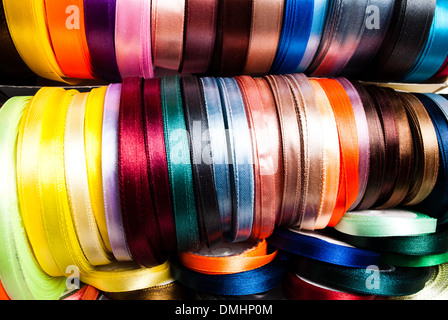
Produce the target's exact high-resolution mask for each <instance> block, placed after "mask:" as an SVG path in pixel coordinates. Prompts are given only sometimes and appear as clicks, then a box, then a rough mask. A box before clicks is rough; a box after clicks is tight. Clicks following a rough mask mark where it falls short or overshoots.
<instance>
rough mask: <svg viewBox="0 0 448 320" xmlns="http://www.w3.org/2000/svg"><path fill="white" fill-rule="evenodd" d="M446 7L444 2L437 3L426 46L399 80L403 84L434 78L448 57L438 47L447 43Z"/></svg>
mask: <svg viewBox="0 0 448 320" xmlns="http://www.w3.org/2000/svg"><path fill="white" fill-rule="evenodd" d="M447 10H448V6H447V4H446V2H445V1H437V2H436V8H435V15H434V19H433V22H432V26H431V30H430V32H429V36H428V39H427V40H426V44H425V46H424V48H423V50H422V52H421V53H420V55H419V57H418V59H417V61H415V63H414V65H413V66H412V68H411V69H410V70H409V71H408V72H407V74H406V75H404V76H403V78H402V79H401V80H402V81H405V82H422V81H425V80H428V79H429V78H431V77H432V76H434V75H435V74H436V73H437V71H438V70H440V68H441V67H442V65H443V63H444V62H445V60H446V58H447V56H448V50H447V48H446V47H445V46H443V45H440V44H441V43H446V42H447V41H448V33H447V32H446V28H447V27H448V19H447V16H448V15H447V13H448V12H447Z"/></svg>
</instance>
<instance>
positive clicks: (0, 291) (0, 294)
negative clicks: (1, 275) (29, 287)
mask: <svg viewBox="0 0 448 320" xmlns="http://www.w3.org/2000/svg"><path fill="white" fill-rule="evenodd" d="M8 300H11V299H10V298H9V297H8V294H7V293H6V291H5V288H3V285H2V283H1V282H0V301H8Z"/></svg>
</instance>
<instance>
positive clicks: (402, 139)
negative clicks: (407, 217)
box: [377, 88, 414, 209]
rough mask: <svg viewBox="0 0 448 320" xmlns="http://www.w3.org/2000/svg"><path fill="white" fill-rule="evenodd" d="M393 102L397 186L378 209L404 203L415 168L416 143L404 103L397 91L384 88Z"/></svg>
mask: <svg viewBox="0 0 448 320" xmlns="http://www.w3.org/2000/svg"><path fill="white" fill-rule="evenodd" d="M383 92H384V94H386V95H387V96H388V97H389V99H390V102H391V104H392V105H391V107H392V109H393V111H394V113H395V117H396V122H397V129H398V141H399V142H398V148H399V149H398V168H397V173H396V181H395V185H394V187H393V188H392V192H391V194H390V196H389V197H386V198H385V199H384V200H383V202H384V203H383V204H381V205H380V206H378V207H377V209H387V208H394V207H396V206H398V205H400V204H401V203H402V201H403V200H404V198H405V197H406V195H407V193H408V191H409V188H410V185H411V179H412V171H413V168H414V141H413V137H412V132H411V127H410V125H409V119H408V116H407V114H406V110H405V108H404V106H403V102H402V100H401V99H400V96H399V95H398V93H397V92H396V91H395V90H392V89H389V88H383Z"/></svg>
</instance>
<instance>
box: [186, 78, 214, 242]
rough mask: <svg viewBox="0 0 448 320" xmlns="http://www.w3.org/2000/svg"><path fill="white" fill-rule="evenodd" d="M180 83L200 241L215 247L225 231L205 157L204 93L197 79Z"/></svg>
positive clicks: (210, 164) (211, 171) (210, 172)
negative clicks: (223, 230)
mask: <svg viewBox="0 0 448 320" xmlns="http://www.w3.org/2000/svg"><path fill="white" fill-rule="evenodd" d="M180 81H181V90H182V98H183V102H184V110H185V122H186V128H187V131H188V132H189V143H190V153H191V160H192V167H191V169H192V173H193V182H194V191H195V197H196V208H197V213H198V223H199V230H200V236H201V241H202V242H205V243H207V244H208V245H213V244H215V243H218V242H220V241H221V240H222V236H223V232H222V227H221V216H220V214H219V204H218V196H217V192H216V189H215V181H214V180H215V177H214V173H213V166H212V164H213V162H212V161H210V159H209V158H207V156H206V155H205V158H204V146H203V141H204V140H205V141H209V140H210V135H209V123H208V120H207V111H206V107H205V101H204V98H203V96H202V94H203V90H202V87H201V85H200V81H199V79H198V78H197V77H193V76H186V77H182V78H181V80H180Z"/></svg>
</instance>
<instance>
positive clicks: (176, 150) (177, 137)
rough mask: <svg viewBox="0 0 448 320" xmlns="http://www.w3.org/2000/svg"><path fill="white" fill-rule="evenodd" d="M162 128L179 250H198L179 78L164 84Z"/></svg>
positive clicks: (191, 180)
mask: <svg viewBox="0 0 448 320" xmlns="http://www.w3.org/2000/svg"><path fill="white" fill-rule="evenodd" d="M161 98H162V111H163V126H164V133H165V144H166V155H167V160H168V173H169V179H170V180H169V181H170V188H171V194H172V197H173V198H172V199H173V208H174V218H175V219H174V220H175V226H176V234H177V243H178V250H179V251H180V252H182V251H187V250H190V249H193V248H196V247H197V246H198V245H199V242H200V235H199V227H198V218H197V209H196V201H195V195H194V186H193V173H192V169H191V161H192V160H191V157H190V149H189V143H188V136H187V129H186V123H185V116H184V107H183V101H182V94H181V87H180V81H179V78H178V77H165V78H162V80H161Z"/></svg>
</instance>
